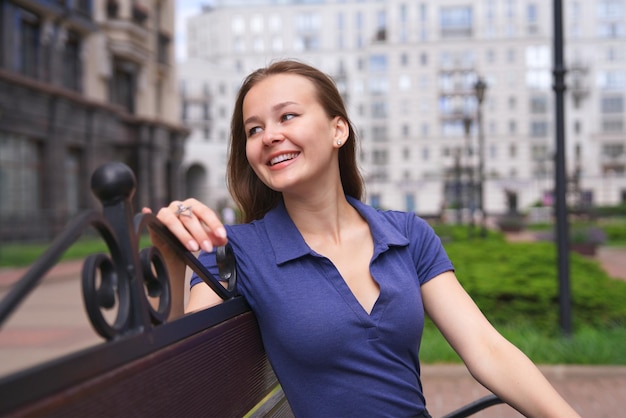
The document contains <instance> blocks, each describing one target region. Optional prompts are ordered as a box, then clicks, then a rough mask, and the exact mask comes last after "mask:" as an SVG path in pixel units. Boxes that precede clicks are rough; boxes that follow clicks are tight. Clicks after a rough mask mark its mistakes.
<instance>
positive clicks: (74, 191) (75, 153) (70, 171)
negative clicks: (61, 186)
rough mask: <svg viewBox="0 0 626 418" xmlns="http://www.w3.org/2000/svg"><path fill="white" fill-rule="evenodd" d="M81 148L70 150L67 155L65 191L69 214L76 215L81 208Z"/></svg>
mask: <svg viewBox="0 0 626 418" xmlns="http://www.w3.org/2000/svg"><path fill="white" fill-rule="evenodd" d="M80 162H81V154H80V150H77V149H74V150H68V152H67V154H66V155H65V191H66V201H67V211H68V215H75V214H76V213H78V211H79V210H80V201H81V199H80V195H81V190H82V187H81V184H80V178H81V175H82V170H81V164H80Z"/></svg>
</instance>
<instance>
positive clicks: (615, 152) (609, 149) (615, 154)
mask: <svg viewBox="0 0 626 418" xmlns="http://www.w3.org/2000/svg"><path fill="white" fill-rule="evenodd" d="M624 151H625V148H624V144H616V143H609V144H604V145H602V155H603V156H604V157H609V158H619V157H621V156H622V155H624V154H625V152H624Z"/></svg>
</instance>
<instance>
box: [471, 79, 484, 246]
mask: <svg viewBox="0 0 626 418" xmlns="http://www.w3.org/2000/svg"><path fill="white" fill-rule="evenodd" d="M485 90H487V83H485V81H484V80H483V79H482V78H481V77H478V80H476V83H474V94H475V95H476V101H477V102H478V106H477V111H476V124H477V128H478V207H479V209H480V236H481V237H485V236H487V228H486V225H485V221H486V211H485V199H484V182H485V135H484V132H483V110H482V106H483V100H484V98H485Z"/></svg>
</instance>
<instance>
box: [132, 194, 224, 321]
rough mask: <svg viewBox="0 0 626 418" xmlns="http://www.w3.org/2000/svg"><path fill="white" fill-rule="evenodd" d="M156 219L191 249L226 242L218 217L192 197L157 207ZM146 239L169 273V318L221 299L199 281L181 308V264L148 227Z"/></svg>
mask: <svg viewBox="0 0 626 418" xmlns="http://www.w3.org/2000/svg"><path fill="white" fill-rule="evenodd" d="M141 212H142V213H152V211H151V210H150V209H149V208H143V209H142V210H141ZM157 218H158V219H159V220H160V221H161V222H162V223H163V224H164V225H165V226H166V227H167V228H168V229H169V230H170V231H171V232H172V233H173V234H174V235H175V236H176V237H177V238H178V239H179V240H180V242H181V243H183V245H184V246H185V247H186V248H187V249H188V250H189V251H191V252H196V251H198V250H199V249H203V250H205V251H212V250H213V247H215V246H220V245H225V244H226V242H227V239H226V229H224V225H222V222H221V221H220V220H219V218H218V216H217V215H216V214H215V212H213V211H212V210H211V209H209V208H208V207H207V206H206V205H204V204H202V203H200V202H199V201H197V200H196V199H186V200H184V201H182V202H181V201H178V200H176V201H173V202H172V203H170V204H169V205H168V206H167V207H164V208H161V209H160V210H159V212H158V213H157ZM150 239H151V240H152V244H153V245H154V246H155V247H157V248H158V249H159V251H160V252H161V255H162V256H163V258H164V261H165V265H166V266H167V270H168V273H169V277H170V283H171V290H172V296H171V297H172V308H171V310H170V318H177V317H179V316H181V315H182V314H183V313H184V312H185V311H192V310H197V309H201V308H204V307H207V306H211V305H215V304H217V303H220V302H221V301H222V299H221V298H220V297H219V296H217V294H216V293H215V292H213V291H212V290H211V289H210V288H209V287H208V286H207V285H206V284H202V283H201V284H198V285H196V286H194V287H193V288H192V289H191V291H190V292H189V300H188V303H187V307H186V309H185V306H184V300H185V293H184V285H185V270H186V266H185V263H184V262H183V261H182V259H180V258H179V257H178V256H177V255H176V254H175V252H174V251H173V249H172V248H171V247H170V246H168V245H166V244H165V242H164V241H163V240H162V239H161V238H160V237H159V236H158V234H156V233H153V231H152V230H150Z"/></svg>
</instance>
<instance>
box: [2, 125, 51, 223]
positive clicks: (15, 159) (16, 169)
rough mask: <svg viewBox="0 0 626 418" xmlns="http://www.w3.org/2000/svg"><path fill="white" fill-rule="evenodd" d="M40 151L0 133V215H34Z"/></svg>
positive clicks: (38, 202) (30, 143)
mask: <svg viewBox="0 0 626 418" xmlns="http://www.w3.org/2000/svg"><path fill="white" fill-rule="evenodd" d="M40 158H41V157H40V149H39V147H38V145H37V143H36V142H34V141H29V140H27V139H26V138H24V137H21V136H17V135H11V134H7V133H4V132H0V196H2V199H0V215H1V216H2V217H4V218H6V217H24V216H33V215H35V214H36V212H37V211H38V210H39V209H40V208H41V194H40V193H41V183H40V181H41V166H40Z"/></svg>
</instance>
